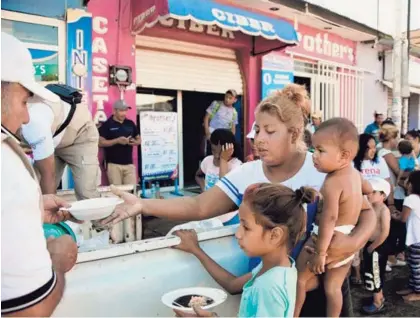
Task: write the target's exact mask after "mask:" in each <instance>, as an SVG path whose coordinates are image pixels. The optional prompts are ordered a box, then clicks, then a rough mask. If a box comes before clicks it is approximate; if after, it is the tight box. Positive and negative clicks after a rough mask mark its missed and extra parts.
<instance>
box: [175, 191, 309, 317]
mask: <svg viewBox="0 0 420 318" xmlns="http://www.w3.org/2000/svg"><path fill="white" fill-rule="evenodd" d="M315 195H316V192H315V191H314V190H312V189H310V188H304V187H302V188H300V189H298V190H296V191H293V190H291V189H290V188H287V187H285V186H283V185H279V184H276V185H274V184H268V183H259V184H254V185H251V186H249V187H248V188H247V190H246V191H245V194H244V200H243V202H242V204H241V205H240V207H239V216H240V226H239V228H238V230H237V232H236V238H237V240H238V244H239V246H240V247H241V248H242V249H243V250H244V252H245V253H246V254H247V255H248V256H250V257H261V258H262V262H261V263H260V265H259V266H257V267H256V268H255V269H254V270H253V271H252V272H251V273H248V274H245V275H243V276H240V277H236V276H234V275H232V274H231V273H229V272H228V271H226V270H225V269H224V268H222V267H221V266H220V265H219V264H217V263H216V262H215V261H214V260H213V259H211V258H210V257H209V256H208V255H207V254H206V253H205V252H204V251H203V250H202V249H201V248H200V246H199V244H198V241H197V235H196V233H195V232H194V231H178V232H176V233H175V234H177V235H178V236H179V237H180V238H181V244H180V245H178V246H177V247H176V248H178V249H180V250H183V251H185V252H189V253H192V254H193V255H194V256H195V257H197V258H198V259H199V260H200V262H201V263H202V264H203V266H204V267H205V269H206V270H207V271H208V272H209V273H210V275H211V276H212V277H213V278H214V279H215V280H216V282H217V283H219V284H220V285H221V286H222V287H223V288H224V289H225V290H226V291H228V292H229V293H230V294H238V293H240V292H242V298H241V303H240V307H239V314H238V317H292V315H293V310H294V307H295V297H296V280H297V272H296V268H295V265H294V262H293V259H292V258H290V257H289V252H290V251H291V249H292V248H293V247H294V246H295V244H296V243H297V241H299V240H300V239H301V238H302V236H303V234H304V233H305V229H306V212H305V210H304V207H303V204H305V203H311V202H313V200H314V199H315ZM178 314H179V312H178ZM181 315H182V314H181Z"/></svg>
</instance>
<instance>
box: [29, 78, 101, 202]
mask: <svg viewBox="0 0 420 318" xmlns="http://www.w3.org/2000/svg"><path fill="white" fill-rule="evenodd" d="M56 87H57V88H58V89H60V91H61V90H65V91H70V92H71V91H75V90H74V89H73V88H71V87H68V86H65V85H56V86H52V89H54V88H56ZM47 88H48V86H47ZM76 92H77V91H76ZM77 93H78V92H77ZM63 94H64V92H63ZM29 116H30V121H29V123H27V124H26V125H23V127H22V136H23V139H24V141H25V142H27V143H28V144H29V146H30V148H31V150H32V156H33V159H34V162H35V163H34V166H35V168H36V170H37V172H38V173H39V177H40V183H41V190H42V193H43V194H51V193H52V194H55V193H56V190H57V187H58V185H59V184H60V180H61V178H62V176H63V172H64V168H65V167H66V165H68V166H69V168H70V170H71V172H72V175H73V180H74V190H75V194H76V198H77V199H78V200H83V199H91V198H96V197H99V193H98V191H97V186H98V183H99V181H100V180H99V171H100V169H99V161H98V140H99V133H98V129H97V128H96V126H95V124H94V122H93V120H92V115H91V113H90V112H89V109H88V108H87V107H86V106H84V105H76V104H75V103H73V104H70V103H67V102H66V101H64V100H60V101H59V102H57V103H52V102H49V101H44V102H38V103H34V104H30V108H29Z"/></svg>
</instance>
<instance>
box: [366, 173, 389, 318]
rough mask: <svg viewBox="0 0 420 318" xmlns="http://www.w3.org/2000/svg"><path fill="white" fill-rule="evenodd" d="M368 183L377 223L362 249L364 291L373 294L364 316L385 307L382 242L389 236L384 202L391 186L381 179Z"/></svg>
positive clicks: (385, 259)
mask: <svg viewBox="0 0 420 318" xmlns="http://www.w3.org/2000/svg"><path fill="white" fill-rule="evenodd" d="M369 182H370V184H371V186H372V188H373V192H372V193H371V194H369V195H368V199H369V202H370V204H372V207H373V210H374V211H375V213H376V218H377V223H376V229H375V232H374V233H373V234H372V236H371V237H370V239H369V241H368V243H367V244H366V246H365V248H364V249H363V269H364V282H365V289H366V290H367V291H369V292H372V293H373V302H372V303H371V304H369V305H366V306H363V307H362V312H363V313H364V314H366V315H375V314H378V313H380V312H382V311H383V310H384V307H385V298H384V294H383V291H382V288H383V284H384V282H385V268H386V262H387V259H388V254H387V252H386V244H384V242H385V240H386V238H387V237H388V235H389V229H390V223H391V213H390V211H389V209H388V207H387V206H386V205H385V201H386V200H387V198H388V196H389V194H390V193H391V185H390V184H389V182H388V181H386V180H385V179H381V178H372V179H371V180H369Z"/></svg>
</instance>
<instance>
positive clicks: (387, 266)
mask: <svg viewBox="0 0 420 318" xmlns="http://www.w3.org/2000/svg"><path fill="white" fill-rule="evenodd" d="M385 272H387V273H390V272H392V267H391V266H389V264H386V267H385Z"/></svg>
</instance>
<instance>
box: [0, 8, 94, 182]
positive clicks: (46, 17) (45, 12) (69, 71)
mask: <svg viewBox="0 0 420 318" xmlns="http://www.w3.org/2000/svg"><path fill="white" fill-rule="evenodd" d="M82 2H83V1H82V0H67V1H65V0H47V1H43V5H42V6H40V5H39V1H36V0H23V1H13V0H4V1H2V3H1V9H2V10H1V27H2V32H6V33H9V34H12V35H14V36H15V37H17V38H18V39H20V40H21V41H23V42H24V43H25V44H26V45H27V47H28V49H29V51H30V53H31V55H32V58H33V62H34V74H35V78H36V80H37V81H39V82H41V83H42V84H45V85H46V84H48V83H57V82H60V83H66V84H68V85H72V86H74V87H77V88H79V89H81V90H82V92H83V93H84V95H85V98H84V103H85V105H89V104H90V100H89V92H90V91H91V89H90V78H91V77H90V76H91V70H90V65H91V46H90V42H91V39H90V34H91V17H90V15H89V14H87V13H86V11H85V10H84V8H83V3H82ZM75 65H77V66H76V67H75ZM62 187H63V188H64V189H67V188H71V187H72V178H71V174H70V173H69V171H66V172H65V173H64V175H63V179H62Z"/></svg>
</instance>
